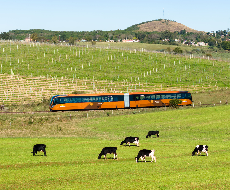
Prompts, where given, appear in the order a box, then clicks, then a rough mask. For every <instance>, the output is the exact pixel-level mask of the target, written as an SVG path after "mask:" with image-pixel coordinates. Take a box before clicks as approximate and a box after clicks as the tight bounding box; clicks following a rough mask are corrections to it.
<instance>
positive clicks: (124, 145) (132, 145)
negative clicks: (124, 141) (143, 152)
mask: <svg viewBox="0 0 230 190" xmlns="http://www.w3.org/2000/svg"><path fill="white" fill-rule="evenodd" d="M120 146H123V147H130V146H136V147H139V146H137V145H135V144H131V145H130V146H129V145H120Z"/></svg>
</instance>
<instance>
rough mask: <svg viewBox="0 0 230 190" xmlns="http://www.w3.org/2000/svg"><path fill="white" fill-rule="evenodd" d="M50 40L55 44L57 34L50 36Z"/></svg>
mask: <svg viewBox="0 0 230 190" xmlns="http://www.w3.org/2000/svg"><path fill="white" fill-rule="evenodd" d="M51 41H52V42H53V43H54V44H56V43H57V42H58V38H57V36H55V35H54V36H53V37H52V39H51Z"/></svg>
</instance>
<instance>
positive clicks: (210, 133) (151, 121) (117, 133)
mask: <svg viewBox="0 0 230 190" xmlns="http://www.w3.org/2000/svg"><path fill="white" fill-rule="evenodd" d="M229 114H230V106H219V107H210V108H200V109H183V110H175V111H172V110H171V111H165V112H152V113H145V114H132V115H122V116H110V117H99V118H98V117H96V118H92V117H91V118H77V116H76V117H74V116H73V118H72V119H71V120H70V119H69V120H68V119H64V115H65V116H67V115H69V113H64V114H63V118H62V122H61V125H60V122H58V121H56V120H47V121H44V123H43V124H42V126H43V127H44V128H45V127H46V128H48V129H47V130H46V131H45V133H44V137H42V135H41V131H38V134H40V135H39V136H41V137H40V138H30V136H29V134H30V133H28V134H27V135H26V133H25V134H24V137H22V138H2V139H1V144H0V148H1V150H2V151H1V152H2V155H1V157H0V163H1V165H0V168H1V178H0V188H1V189H4V188H6V189H7V188H9V189H18V188H37V189H41V188H50V189H63V188H76V189H79V188H81V189H108V188H112V189H133V188H135V189H140V188H142V189H143V188H146V189H153V188H160V189H197V188H199V189H228V187H229V182H230V180H229V177H230V176H229V164H230V163H229V160H228V158H229V156H230V153H229V151H230V148H229V145H230V143H229V140H230V139H229V120H230V119H229ZM58 115H59V114H58V113H57V114H56V116H57V117H58ZM35 116H36V115H35ZM14 117H20V115H19V116H13V115H12V116H11V118H12V120H13V119H14ZM21 117H22V118H23V120H25V121H27V120H29V119H28V118H29V117H30V115H21ZM50 117H55V114H53V113H52V114H51V115H50ZM2 124H3V125H2V126H3V127H4V129H3V128H2V127H1V133H0V134H1V136H4V135H3V132H4V131H5V130H14V129H15V128H16V130H17V131H18V133H20V131H23V130H24V128H21V129H20V128H17V125H16V123H12V125H11V126H7V125H6V123H4V122H3V123H2ZM56 125H59V126H61V127H62V129H61V130H60V131H59V133H55V135H54V132H53V130H56V127H53V128H52V127H51V126H56ZM39 126H40V124H38V123H37V124H36V123H34V124H32V125H30V128H31V130H35V131H36V130H38V128H39ZM148 130H159V131H160V138H154V137H153V138H149V139H146V138H145V136H146V133H147V131H148ZM67 135H69V136H73V137H69V138H66V137H64V138H60V137H61V136H67ZM130 135H133V136H139V137H140V147H135V146H132V147H130V148H129V147H124V146H120V145H119V144H120V142H121V140H122V139H123V138H124V137H126V136H130ZM49 136H55V137H52V138H49ZM35 143H45V144H47V147H48V148H47V155H48V156H47V157H44V156H36V157H33V156H32V154H30V152H31V151H32V146H33V145H34V144H35ZM197 144H207V145H209V156H208V157H206V156H198V157H197V156H194V157H192V156H191V152H192V151H193V149H194V147H195V146H196V145H197ZM105 146H117V147H118V151H117V153H118V158H119V160H116V161H114V160H111V159H108V160H106V161H105V160H104V159H101V160H98V159H97V156H98V154H99V153H100V150H101V149H102V148H103V147H105ZM143 148H146V149H152V148H154V149H155V150H156V156H157V163H150V162H147V163H138V164H136V163H135V160H134V157H135V156H136V155H137V153H138V151H139V150H140V149H143ZM39 155H42V154H40V153H39ZM108 158H112V155H111V156H108ZM148 160H149V159H148Z"/></svg>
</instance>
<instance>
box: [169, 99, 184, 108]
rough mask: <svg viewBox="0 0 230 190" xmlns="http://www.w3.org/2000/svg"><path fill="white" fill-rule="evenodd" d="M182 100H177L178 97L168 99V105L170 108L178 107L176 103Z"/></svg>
mask: <svg viewBox="0 0 230 190" xmlns="http://www.w3.org/2000/svg"><path fill="white" fill-rule="evenodd" d="M181 103H182V101H181V100H178V99H172V100H170V101H169V106H170V107H172V108H176V109H177V108H178V104H181Z"/></svg>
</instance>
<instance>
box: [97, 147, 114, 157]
mask: <svg viewBox="0 0 230 190" xmlns="http://www.w3.org/2000/svg"><path fill="white" fill-rule="evenodd" d="M116 151H117V147H104V148H103V149H102V150H101V153H100V154H99V155H98V159H101V156H102V155H104V156H105V159H106V154H112V153H113V154H114V159H115V157H117V152H116ZM117 159H118V158H117Z"/></svg>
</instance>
